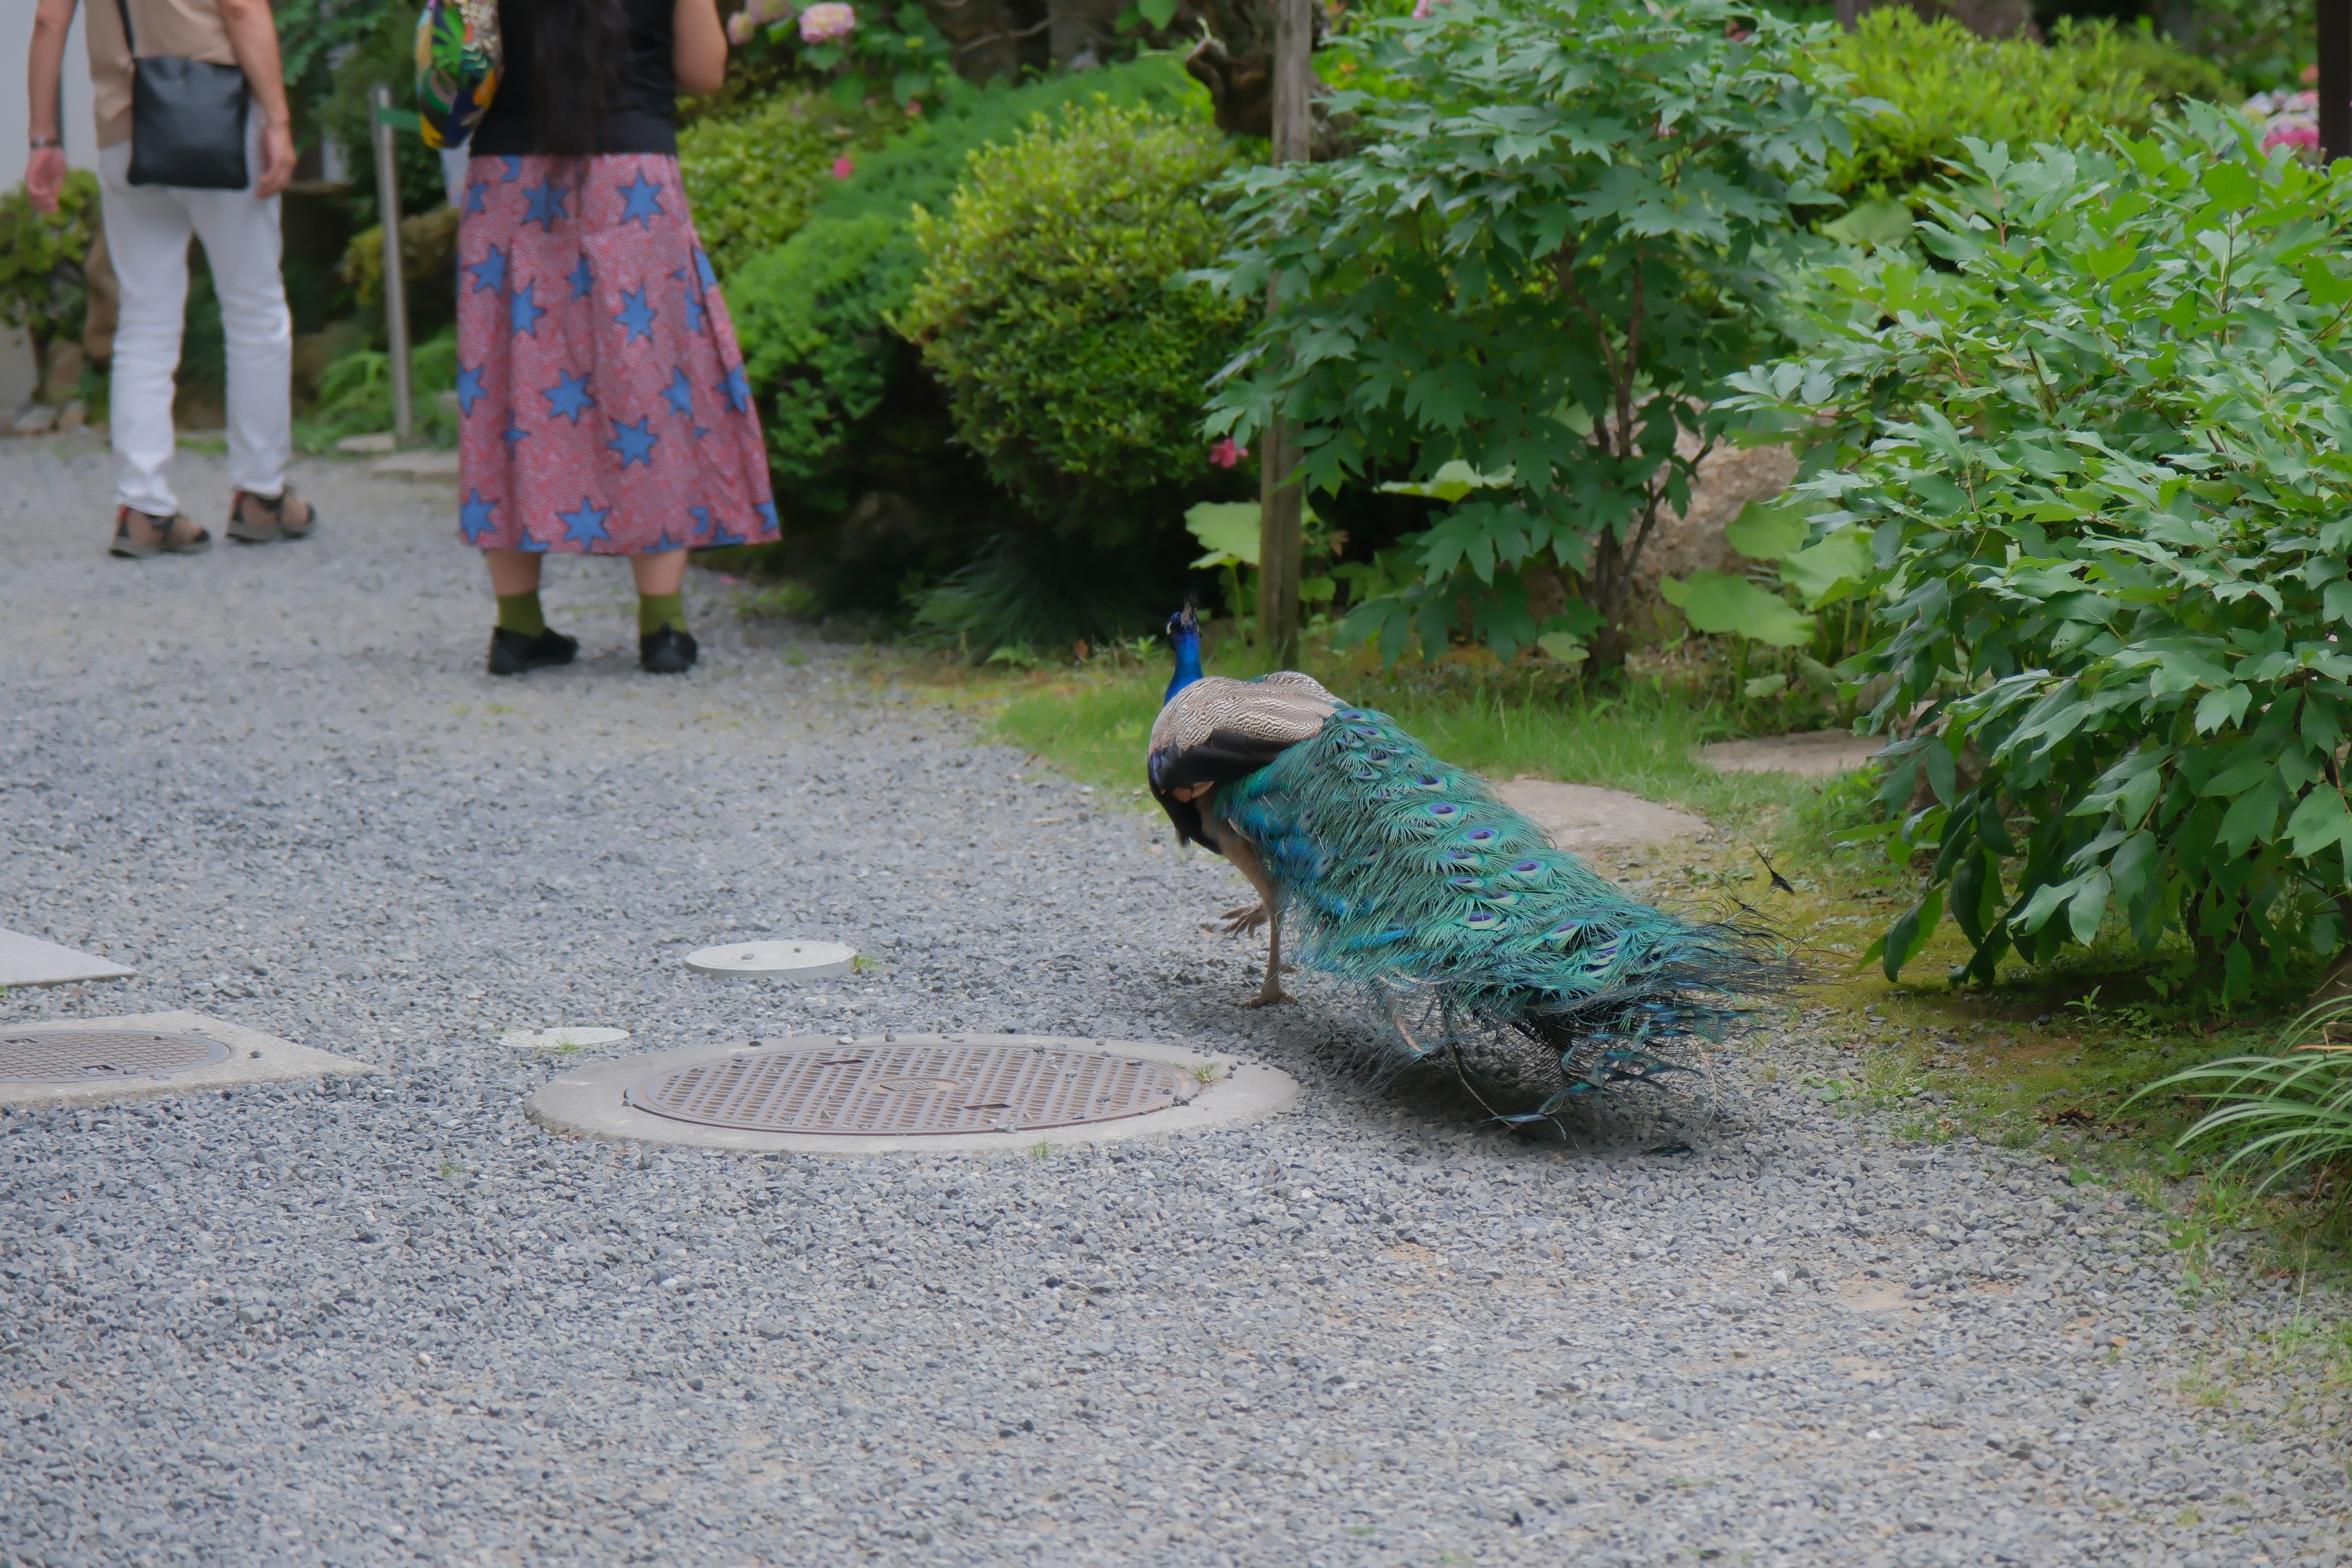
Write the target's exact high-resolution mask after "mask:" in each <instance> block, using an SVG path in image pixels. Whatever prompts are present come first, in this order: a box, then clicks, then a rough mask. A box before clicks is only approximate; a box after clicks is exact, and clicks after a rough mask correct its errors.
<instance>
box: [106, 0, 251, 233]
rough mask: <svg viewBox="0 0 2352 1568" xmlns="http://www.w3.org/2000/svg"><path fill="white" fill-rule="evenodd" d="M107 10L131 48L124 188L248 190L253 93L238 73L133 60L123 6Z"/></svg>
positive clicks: (164, 58) (191, 63)
mask: <svg viewBox="0 0 2352 1568" xmlns="http://www.w3.org/2000/svg"><path fill="white" fill-rule="evenodd" d="M114 5H115V8H116V9H117V10H119V11H120V12H121V14H122V41H123V43H124V44H125V45H126V46H127V47H129V48H130V50H131V176H130V177H131V184H134V185H183V186H185V187H187V188H189V189H191V190H199V191H241V190H243V189H245V188H246V187H247V185H249V184H252V183H253V179H252V176H251V175H250V174H248V173H247V170H246V162H245V127H246V120H247V116H248V115H249V114H250V113H251V112H252V109H253V88H252V86H251V85H250V84H249V83H247V81H246V79H245V72H244V71H243V70H241V69H239V68H237V67H236V66H219V65H215V64H213V63H212V62H211V61H210V60H190V59H181V58H177V57H175V56H169V55H157V56H153V57H152V58H147V59H142V58H139V41H138V39H137V37H135V36H134V35H133V34H132V33H131V5H130V0H114Z"/></svg>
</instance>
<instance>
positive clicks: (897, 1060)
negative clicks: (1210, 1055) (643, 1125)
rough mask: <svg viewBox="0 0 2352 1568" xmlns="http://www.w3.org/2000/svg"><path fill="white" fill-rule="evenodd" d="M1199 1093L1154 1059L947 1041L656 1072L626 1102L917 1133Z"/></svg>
mask: <svg viewBox="0 0 2352 1568" xmlns="http://www.w3.org/2000/svg"><path fill="white" fill-rule="evenodd" d="M1197 1087H1198V1085H1197V1080H1195V1079H1193V1078H1192V1076H1191V1075H1189V1074H1187V1073H1185V1072H1183V1071H1182V1070H1181V1069H1179V1068H1172V1067H1170V1066H1168V1065H1167V1064H1165V1063H1163V1062H1147V1061H1137V1060H1135V1059H1134V1058H1129V1057H1115V1056H1108V1055H1105V1054H1103V1053H1101V1052H1097V1051H1076V1050H1058V1049H1055V1048H1053V1047H1044V1046H1024V1045H1013V1044H987V1043H982V1042H980V1041H972V1042H971V1043H968V1044H967V1043H961V1042H954V1041H950V1042H947V1043H942V1044H898V1045H891V1044H887V1043H886V1044H861V1045H845V1046H820V1047H810V1046H793V1047H781V1048H777V1049H772V1050H764V1051H760V1050H753V1051H739V1052H737V1053H735V1054H734V1055H732V1056H728V1057H722V1058H717V1059H714V1060H710V1061H703V1062H696V1063H693V1064H691V1065H689V1066H687V1067H681V1068H670V1069H669V1070H667V1071H666V1072H658V1073H656V1074H654V1076H653V1077H651V1078H648V1079H645V1080H644V1081H643V1082H640V1083H636V1084H633V1085H631V1086H630V1088H629V1090H628V1093H627V1096H626V1098H627V1100H628V1102H629V1103H630V1104H631V1105H634V1106H635V1107H636V1108H637V1109H638V1110H650V1111H652V1112H653V1113H654V1114H655V1115H656V1116H667V1117H669V1118H670V1119H672V1120H673V1121H693V1122H698V1123H700V1124H701V1125H702V1126H705V1127H727V1128H734V1129H738V1130H740V1131H750V1132H820V1133H822V1132H834V1133H855V1134H863V1135H866V1136H869V1137H870V1136H875V1135H881V1136H886V1137H887V1136H903V1137H919V1136H923V1135H926V1134H930V1135H936V1134H939V1133H942V1132H1026V1131H1034V1130H1036V1129H1039V1128H1045V1127H1069V1126H1074V1125H1076V1124H1078V1123H1080V1122H1087V1121H1118V1120H1119V1119H1121V1118H1123V1117H1129V1116H1142V1115H1145V1114H1146V1113H1148V1112H1150V1111H1154V1110H1167V1109H1168V1108H1169V1107H1170V1106H1172V1105H1181V1104H1187V1103H1189V1102H1190V1101H1191V1100H1192V1094H1193V1091H1194V1089H1196V1088H1197Z"/></svg>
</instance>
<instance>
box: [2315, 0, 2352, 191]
mask: <svg viewBox="0 0 2352 1568" xmlns="http://www.w3.org/2000/svg"><path fill="white" fill-rule="evenodd" d="M2317 9H2318V12H2319V156H2320V159H2321V161H2322V162H2323V163H2332V162H2334V161H2335V160H2336V159H2338V158H2352V0H2319V3H2318V7H2317Z"/></svg>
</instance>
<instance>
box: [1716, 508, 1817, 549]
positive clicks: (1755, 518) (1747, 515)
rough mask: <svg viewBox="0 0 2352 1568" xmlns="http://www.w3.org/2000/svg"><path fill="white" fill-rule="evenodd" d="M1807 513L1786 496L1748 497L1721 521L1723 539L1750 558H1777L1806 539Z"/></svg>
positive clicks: (1808, 528)
mask: <svg viewBox="0 0 2352 1568" xmlns="http://www.w3.org/2000/svg"><path fill="white" fill-rule="evenodd" d="M1808 515H1809V512H1808V510H1807V509H1804V508H1801V507H1799V506H1796V505H1793V504H1791V503H1790V502H1788V501H1786V500H1751V501H1749V502H1748V504H1747V505H1745V506H1743V507H1741V508H1740V509H1739V515H1738V517H1736V518H1733V519H1732V520H1731V521H1729V522H1727V523H1726V524H1724V528H1723V542H1725V543H1726V544H1728V545H1730V546H1731V548H1733V549H1734V550H1737V551H1738V552H1739V553H1741V554H1742V555H1745V556H1747V557H1748V559H1749V560H1750V561H1778V560H1780V558H1781V557H1782V556H1784V555H1786V554H1788V553H1789V552H1790V551H1792V550H1795V549H1796V548H1797V547H1798V546H1800V545H1801V544H1803V543H1804V542H1805V535H1806V534H1807V533H1809V532H1810V531H1811V524H1810V523H1809V522H1808V521H1806V519H1807V517H1808Z"/></svg>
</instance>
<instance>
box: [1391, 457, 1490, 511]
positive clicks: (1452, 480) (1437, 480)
mask: <svg viewBox="0 0 2352 1568" xmlns="http://www.w3.org/2000/svg"><path fill="white" fill-rule="evenodd" d="M1517 482H1518V480H1517V475H1516V474H1515V472H1514V471H1513V470H1512V469H1510V468H1505V469H1504V470H1503V471H1502V472H1501V473H1498V474H1485V473H1480V472H1479V471H1478V470H1477V469H1476V468H1472V467H1471V466H1470V465H1469V464H1467V463H1465V462H1464V461H1463V460H1462V459H1461V458H1454V460H1453V461H1452V462H1450V463H1442V464H1440V465H1438V469H1437V472H1436V473H1434V474H1433V475H1431V476H1430V477H1429V478H1428V479H1400V480H1398V481H1396V482H1395V483H1393V484H1385V485H1382V486H1381V489H1382V490H1384V491H1386V492H1387V493H1388V494H1390V495H1394V496H1425V497H1427V498H1428V499H1429V500H1442V501H1444V502H1446V503H1448V504H1449V505H1450V504H1452V503H1453V502H1454V501H1458V500H1461V499H1462V498H1463V497H1464V496H1466V495H1468V494H1469V493H1470V492H1471V491H1472V490H1480V489H1509V488H1510V487H1511V486H1512V485H1514V484H1516V483H1517Z"/></svg>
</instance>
